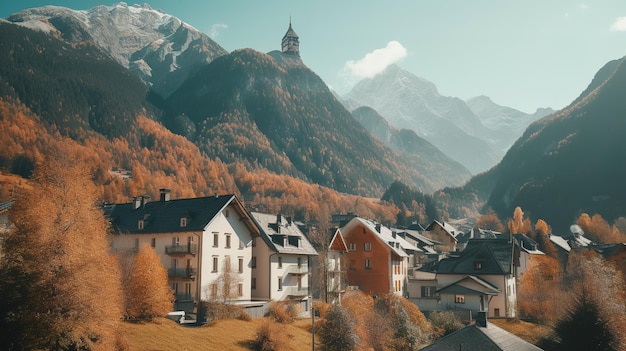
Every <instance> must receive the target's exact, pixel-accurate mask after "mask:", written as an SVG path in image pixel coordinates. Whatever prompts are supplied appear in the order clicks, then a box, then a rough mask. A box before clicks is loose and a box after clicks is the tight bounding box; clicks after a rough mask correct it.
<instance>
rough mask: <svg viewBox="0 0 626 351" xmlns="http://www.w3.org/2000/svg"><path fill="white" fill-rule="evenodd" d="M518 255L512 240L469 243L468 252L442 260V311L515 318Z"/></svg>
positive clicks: (439, 280) (439, 279)
mask: <svg viewBox="0 0 626 351" xmlns="http://www.w3.org/2000/svg"><path fill="white" fill-rule="evenodd" d="M519 256H520V250H519V245H518V244H517V242H516V241H515V240H512V239H509V238H502V239H471V240H469V241H468V243H467V246H466V248H465V250H463V251H461V252H458V253H457V255H455V256H450V257H448V258H444V259H442V260H441V261H439V264H438V266H437V287H438V288H437V294H439V297H440V299H441V304H440V306H441V307H440V309H441V310H470V311H472V312H473V313H477V312H480V311H482V310H483V309H485V310H488V313H489V316H490V317H515V316H516V309H517V308H516V306H517V288H516V274H517V273H516V272H517V268H518V267H519Z"/></svg>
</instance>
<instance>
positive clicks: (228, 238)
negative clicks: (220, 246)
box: [226, 234, 230, 249]
mask: <svg viewBox="0 0 626 351" xmlns="http://www.w3.org/2000/svg"><path fill="white" fill-rule="evenodd" d="M226 248H227V249H230V234H226Z"/></svg>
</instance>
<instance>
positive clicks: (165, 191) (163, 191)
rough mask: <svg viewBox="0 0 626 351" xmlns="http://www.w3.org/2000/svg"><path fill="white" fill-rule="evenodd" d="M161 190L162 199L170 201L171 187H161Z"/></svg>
mask: <svg viewBox="0 0 626 351" xmlns="http://www.w3.org/2000/svg"><path fill="white" fill-rule="evenodd" d="M159 192H160V194H161V197H160V200H161V201H164V202H167V201H170V192H171V190H170V189H167V188H161V189H159Z"/></svg>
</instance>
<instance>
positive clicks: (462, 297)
mask: <svg viewBox="0 0 626 351" xmlns="http://www.w3.org/2000/svg"><path fill="white" fill-rule="evenodd" d="M454 302H455V303H465V295H454Z"/></svg>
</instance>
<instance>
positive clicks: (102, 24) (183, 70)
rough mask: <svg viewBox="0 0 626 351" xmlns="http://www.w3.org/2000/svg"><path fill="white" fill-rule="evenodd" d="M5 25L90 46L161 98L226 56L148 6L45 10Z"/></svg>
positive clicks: (191, 30)
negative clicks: (103, 51)
mask: <svg viewBox="0 0 626 351" xmlns="http://www.w3.org/2000/svg"><path fill="white" fill-rule="evenodd" d="M7 20H8V21H10V22H13V23H17V24H19V25H22V26H25V27H28V28H32V29H38V30H41V31H44V32H48V33H51V34H53V35H57V36H59V37H61V38H63V39H65V40H67V41H70V42H76V43H80V42H84V41H93V42H94V43H96V44H97V45H98V46H99V47H101V48H102V49H104V50H105V51H106V52H108V53H109V54H110V55H111V56H112V57H113V58H115V60H116V61H118V62H119V63H120V64H122V66H124V67H126V68H128V69H129V70H130V71H131V72H133V73H134V74H136V75H137V76H139V77H140V78H141V79H142V80H143V81H144V82H145V83H146V84H147V85H149V86H151V87H152V89H153V90H154V91H156V92H157V93H159V94H160V95H161V96H164V97H165V96H167V95H169V94H170V93H171V92H172V91H174V90H175V89H176V88H178V87H179V86H180V84H182V82H183V81H184V80H185V79H186V78H187V77H189V76H190V75H192V74H193V73H195V72H196V71H197V70H198V69H199V68H200V67H202V66H204V65H206V64H207V63H209V62H211V61H212V60H213V59H214V58H215V57H218V56H221V55H224V54H226V53H227V51H226V50H224V49H223V48H222V47H221V46H219V45H218V44H217V43H215V42H214V41H213V40H211V39H210V38H209V37H208V36H206V35H205V34H203V33H201V32H199V31H198V30H196V29H195V28H193V27H192V26H190V25H188V24H186V23H184V22H182V21H181V20H180V19H178V18H176V17H174V16H171V15H168V14H166V13H163V12H161V11H158V10H153V9H152V8H150V6H149V5H147V4H144V5H142V6H140V5H132V6H128V5H127V4H126V3H118V4H115V5H113V6H104V5H99V6H96V7H94V8H92V9H90V10H87V11H78V10H72V9H68V8H65V7H58V6H43V7H39V8H33V9H27V10H23V11H19V12H17V13H15V14H12V15H11V16H9V17H7Z"/></svg>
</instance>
